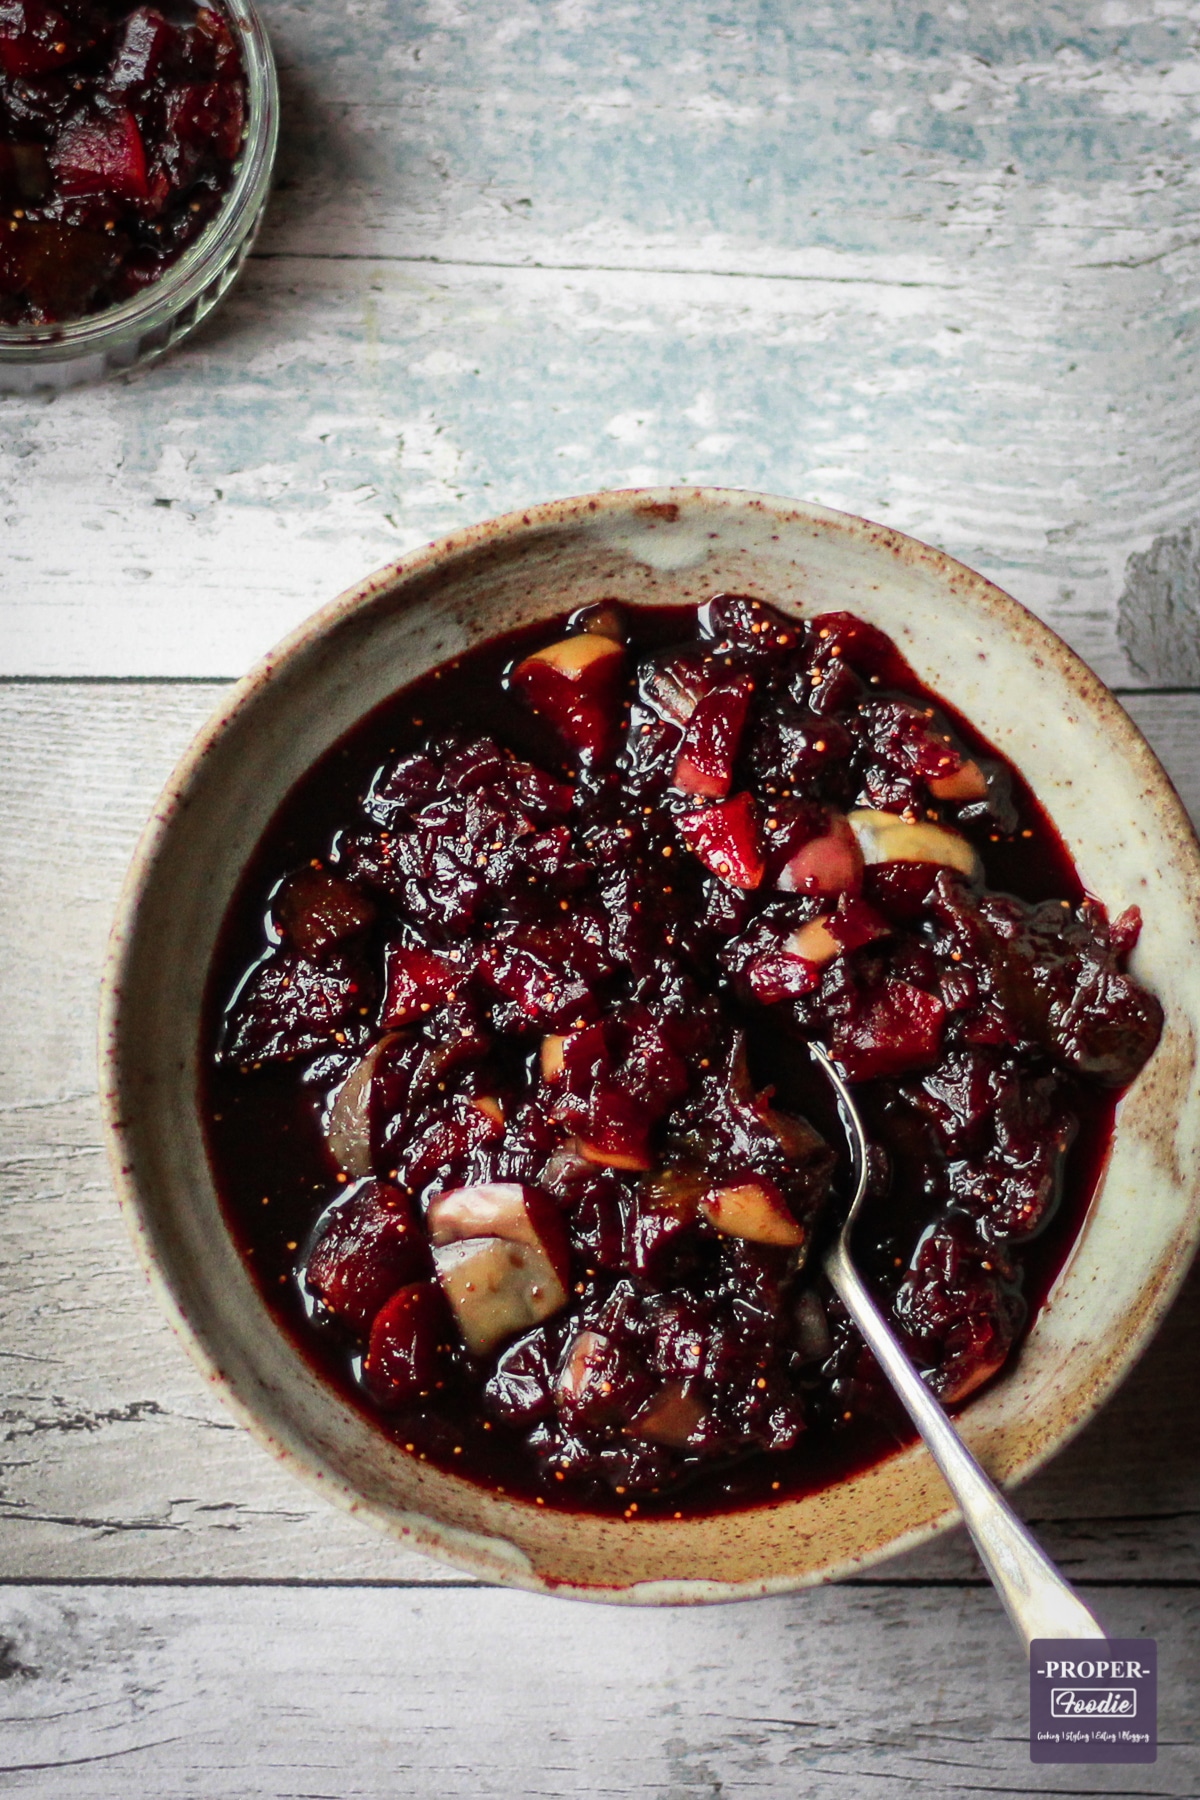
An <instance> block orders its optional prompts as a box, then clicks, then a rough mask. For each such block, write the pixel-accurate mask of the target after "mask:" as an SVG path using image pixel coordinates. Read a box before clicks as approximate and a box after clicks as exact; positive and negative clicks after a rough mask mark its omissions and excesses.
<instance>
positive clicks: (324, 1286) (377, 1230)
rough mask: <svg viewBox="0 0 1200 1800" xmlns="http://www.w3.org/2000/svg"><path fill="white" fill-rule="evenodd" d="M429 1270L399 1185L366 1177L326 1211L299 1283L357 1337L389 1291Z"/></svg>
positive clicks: (424, 1245) (426, 1254) (424, 1246)
mask: <svg viewBox="0 0 1200 1800" xmlns="http://www.w3.org/2000/svg"><path fill="white" fill-rule="evenodd" d="M428 1271H429V1247H428V1245H427V1243H426V1241H425V1234H424V1233H423V1232H422V1230H421V1228H420V1226H419V1224H418V1223H417V1220H416V1216H415V1214H414V1212H413V1207H412V1202H411V1200H410V1199H409V1198H408V1195H407V1194H405V1193H404V1192H403V1191H402V1190H401V1189H400V1188H397V1187H392V1186H391V1185H390V1184H389V1183H387V1182H384V1181H367V1182H364V1183H363V1185H362V1186H361V1187H359V1188H357V1189H355V1191H354V1192H353V1193H352V1194H350V1195H349V1196H348V1197H347V1198H346V1199H345V1200H343V1201H341V1202H340V1204H339V1205H337V1206H336V1207H335V1208H334V1209H333V1211H332V1212H331V1213H330V1215H329V1218H328V1220H327V1221H326V1224H325V1228H324V1230H323V1231H322V1233H321V1236H320V1237H319V1239H318V1240H317V1244H316V1246H315V1248H314V1249H313V1252H312V1254H311V1255H310V1257H309V1259H308V1266H307V1268H306V1269H305V1272H304V1283H305V1286H306V1287H307V1288H308V1291H309V1293H310V1294H315V1295H316V1297H317V1299H318V1300H320V1302H321V1304H322V1305H323V1306H324V1307H325V1309H326V1311H327V1312H330V1313H332V1314H333V1315H334V1317H335V1318H338V1319H341V1320H342V1322H343V1323H344V1324H346V1325H348V1326H350V1328H351V1329H352V1330H353V1331H356V1332H358V1333H359V1334H360V1336H365V1334H366V1332H367V1331H368V1329H369V1328H370V1324H371V1320H372V1319H373V1318H374V1317H375V1314H376V1313H377V1312H378V1311H379V1308H380V1307H381V1306H382V1305H383V1303H384V1301H385V1300H386V1299H387V1298H388V1295H389V1294H394V1293H395V1291H396V1289H397V1288H398V1287H400V1286H402V1285H403V1283H405V1282H407V1281H413V1280H415V1279H416V1278H417V1277H418V1276H421V1275H425V1274H427V1273H428Z"/></svg>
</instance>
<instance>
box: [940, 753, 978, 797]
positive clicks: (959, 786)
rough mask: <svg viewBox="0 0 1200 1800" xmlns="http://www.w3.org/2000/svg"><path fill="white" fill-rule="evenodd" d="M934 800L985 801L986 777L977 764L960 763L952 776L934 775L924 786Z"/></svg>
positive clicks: (969, 762)
mask: <svg viewBox="0 0 1200 1800" xmlns="http://www.w3.org/2000/svg"><path fill="white" fill-rule="evenodd" d="M926 785H927V786H928V788H929V791H930V793H931V794H932V795H933V797H934V799H935V800H986V799H987V796H988V784H987V776H986V775H985V774H984V772H983V770H982V769H981V768H980V766H979V764H978V763H977V762H971V761H968V762H964V763H960V765H959V767H958V768H957V769H955V771H954V773H953V774H952V775H935V776H934V777H933V779H932V780H931V781H929V782H928V783H927V784H926Z"/></svg>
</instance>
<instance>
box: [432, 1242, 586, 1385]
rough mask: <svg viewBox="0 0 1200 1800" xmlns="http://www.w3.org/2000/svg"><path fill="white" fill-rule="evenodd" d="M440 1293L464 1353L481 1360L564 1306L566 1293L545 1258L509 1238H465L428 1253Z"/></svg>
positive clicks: (542, 1252)
mask: <svg viewBox="0 0 1200 1800" xmlns="http://www.w3.org/2000/svg"><path fill="white" fill-rule="evenodd" d="M433 1261H434V1267H435V1268H436V1270H437V1278H438V1280H439V1282H440V1283H441V1287H442V1293H443V1294H444V1295H445V1297H446V1299H447V1301H448V1302H449V1305H450V1310H451V1312H452V1313H453V1314H454V1317H455V1319H456V1320H457V1322H458V1328H459V1330H460V1331H461V1332H462V1335H463V1340H464V1342H465V1343H466V1346H467V1349H468V1350H469V1351H470V1352H471V1354H472V1355H473V1356H486V1355H487V1354H488V1352H489V1351H491V1350H494V1349H495V1348H496V1346H497V1345H498V1344H502V1343H503V1342H504V1341H505V1339H506V1338H511V1337H516V1336H517V1335H518V1333H519V1332H522V1331H528V1330H529V1329H530V1328H531V1327H532V1326H534V1325H540V1324H541V1323H542V1321H543V1319H548V1318H549V1317H550V1316H551V1314H552V1313H556V1312H558V1311H559V1309H560V1308H561V1307H563V1306H565V1305H566V1302H567V1291H566V1288H565V1286H564V1285H563V1282H562V1281H561V1280H560V1278H559V1272H558V1270H557V1269H556V1268H555V1267H554V1265H553V1263H552V1262H551V1261H550V1259H549V1257H548V1256H547V1255H546V1253H545V1252H544V1251H543V1250H541V1249H538V1248H536V1247H535V1246H534V1245H533V1244H521V1243H514V1242H513V1241H512V1240H511V1239H510V1238H501V1237H468V1238H460V1239H459V1240H458V1242H457V1243H453V1244H442V1245H439V1246H438V1247H436V1248H435V1249H434V1252H433Z"/></svg>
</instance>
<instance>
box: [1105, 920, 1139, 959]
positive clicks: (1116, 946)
mask: <svg viewBox="0 0 1200 1800" xmlns="http://www.w3.org/2000/svg"><path fill="white" fill-rule="evenodd" d="M1108 935H1109V938H1110V941H1111V943H1112V952H1113V955H1114V956H1115V957H1116V959H1117V961H1118V962H1119V963H1123V962H1124V961H1125V959H1126V958H1127V957H1129V956H1132V955H1133V952H1134V949H1135V947H1136V945H1137V941H1138V939H1139V938H1140V937H1141V935H1142V909H1141V907H1140V906H1127V907H1126V908H1125V911H1124V912H1123V913H1121V914H1119V915H1118V917H1117V918H1115V919H1114V920H1113V922H1112V924H1111V925H1110V926H1109V928H1108Z"/></svg>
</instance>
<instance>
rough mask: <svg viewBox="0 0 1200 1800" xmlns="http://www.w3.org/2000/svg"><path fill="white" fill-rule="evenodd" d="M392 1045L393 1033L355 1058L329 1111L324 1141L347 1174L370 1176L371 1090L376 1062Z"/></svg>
mask: <svg viewBox="0 0 1200 1800" xmlns="http://www.w3.org/2000/svg"><path fill="white" fill-rule="evenodd" d="M395 1042H396V1034H395V1033H394V1032H393V1033H391V1034H390V1035H389V1036H387V1037H382V1038H380V1040H379V1042H378V1043H377V1044H372V1045H371V1048H370V1049H369V1050H368V1051H367V1053H366V1055H365V1056H361V1057H359V1059H358V1061H357V1062H356V1063H355V1065H354V1067H353V1068H352V1069H351V1071H350V1073H349V1075H347V1077H346V1079H345V1081H343V1083H342V1085H341V1087H340V1088H339V1089H338V1095H337V1099H336V1100H335V1101H334V1103H333V1106H332V1107H331V1108H330V1112H329V1118H328V1121H327V1122H326V1126H325V1141H326V1143H327V1144H328V1145H329V1148H330V1151H331V1153H332V1154H333V1156H334V1158H335V1159H336V1161H337V1163H338V1164H339V1166H340V1167H341V1168H343V1169H344V1170H345V1171H346V1173H347V1175H369V1174H370V1173H371V1091H372V1088H373V1086H374V1083H375V1075H376V1071H377V1069H378V1065H379V1059H380V1057H381V1056H382V1055H383V1053H384V1051H385V1050H387V1049H388V1047H389V1046H390V1045H391V1044H394V1043H395Z"/></svg>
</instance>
